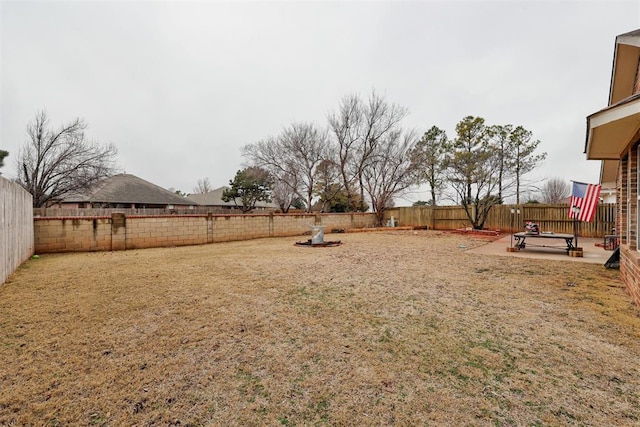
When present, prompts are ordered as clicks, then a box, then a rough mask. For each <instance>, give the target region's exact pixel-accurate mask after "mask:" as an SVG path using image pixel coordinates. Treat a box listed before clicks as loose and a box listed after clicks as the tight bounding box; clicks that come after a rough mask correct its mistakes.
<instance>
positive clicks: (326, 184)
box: [314, 160, 344, 212]
mask: <svg viewBox="0 0 640 427" xmlns="http://www.w3.org/2000/svg"><path fill="white" fill-rule="evenodd" d="M343 192H344V187H343V186H342V184H341V181H340V171H339V169H338V165H337V164H336V163H335V162H334V161H332V160H323V161H322V162H321V163H320V164H319V165H318V167H317V168H316V187H315V192H314V194H315V195H316V196H318V197H319V198H320V200H319V203H321V204H322V211H323V212H329V211H331V205H332V204H333V202H334V200H336V198H338V197H339V196H340V195H341V194H343Z"/></svg>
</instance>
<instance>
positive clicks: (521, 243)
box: [513, 233, 576, 254]
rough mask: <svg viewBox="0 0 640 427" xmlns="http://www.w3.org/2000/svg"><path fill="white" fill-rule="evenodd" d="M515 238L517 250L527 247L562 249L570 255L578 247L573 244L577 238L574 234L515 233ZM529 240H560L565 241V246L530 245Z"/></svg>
mask: <svg viewBox="0 0 640 427" xmlns="http://www.w3.org/2000/svg"><path fill="white" fill-rule="evenodd" d="M513 238H514V239H516V245H515V246H516V248H518V250H520V249H524V248H525V247H526V246H527V245H529V246H535V247H542V248H551V249H561V250H564V251H566V252H567V254H568V253H569V251H571V250H574V249H575V248H576V247H575V245H574V244H573V242H574V239H575V236H574V235H573V234H556V233H539V234H531V233H515V234H514V235H513ZM527 239H547V240H548V239H560V240H564V242H565V245H564V246H554V245H544V244H538V243H535V244H534V243H530V242H526V240H527Z"/></svg>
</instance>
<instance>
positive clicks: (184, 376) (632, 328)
mask: <svg viewBox="0 0 640 427" xmlns="http://www.w3.org/2000/svg"><path fill="white" fill-rule="evenodd" d="M301 239H304V238H302V237H301V238H298V239H296V238H274V239H261V240H254V241H244V242H231V243H224V244H212V245H204V246H193V247H178V248H163V249H147V250H139V251H127V252H113V253H110V252H104V253H78V254H57V255H43V256H41V257H40V258H39V259H32V260H30V261H28V262H27V263H25V264H24V265H23V266H22V267H21V268H20V269H19V270H18V271H17V272H16V273H15V274H14V275H13V276H11V277H10V279H9V281H8V282H7V283H6V284H4V285H2V286H0V425H16V426H17V425H20V426H21V425H47V426H57V425H60V426H62V425H110V426H120V425H138V426H143V425H173V426H178V425H180V426H187V425H192V426H198V425H214V426H218V425H219V426H262V425H271V426H278V425H286V426H293V425H298V426H302V425H376V426H379V425H398V426H403V425H411V426H414V425H425V426H439V425H452V426H462V425H469V426H486V425H504V426H508V425H509V426H510V425H517V426H538V425H540V426H542V425H544V426H548V425H551V426H553V425H616V426H625V425H628V426H631V425H638V424H639V423H640V364H639V363H638V361H639V360H640V316H639V311H638V309H637V308H636V307H635V306H634V305H633V304H632V303H631V300H630V298H629V297H628V296H627V295H626V293H625V291H624V289H623V286H622V283H621V281H620V280H619V278H618V271H611V270H606V269H605V268H604V267H602V266H600V265H593V264H584V263H576V262H570V261H569V260H567V261H549V260H532V259H521V258H508V257H498V256H490V255H472V254H469V253H467V252H466V249H468V248H472V247H477V246H479V245H483V244H486V241H482V240H477V239H475V238H473V237H468V236H459V235H452V234H446V233H441V232H432V231H418V232H414V231H395V232H393V231H389V232H377V233H353V234H351V233H348V234H342V235H329V236H326V239H327V240H336V239H340V240H342V242H343V245H342V246H339V247H333V248H304V247H296V246H294V245H293V243H294V242H295V240H301Z"/></svg>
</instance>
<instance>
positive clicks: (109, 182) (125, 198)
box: [64, 173, 198, 205]
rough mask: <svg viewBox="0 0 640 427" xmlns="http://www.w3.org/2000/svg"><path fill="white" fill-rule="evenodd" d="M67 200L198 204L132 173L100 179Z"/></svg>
mask: <svg viewBox="0 0 640 427" xmlns="http://www.w3.org/2000/svg"><path fill="white" fill-rule="evenodd" d="M64 201H65V202H92V203H112V204H114V203H138V204H150V205H151V204H153V205H197V204H198V203H197V202H196V201H194V200H192V199H191V198H187V197H182V196H180V195H178V194H175V193H172V192H171V191H169V190H166V189H164V188H162V187H160V186H158V185H155V184H153V183H151V182H149V181H145V180H144V179H142V178H138V177H137V176H135V175H131V174H126V173H122V174H118V175H114V176H112V177H109V178H106V179H104V180H103V181H100V183H98V184H97V185H96V186H94V187H93V188H92V189H91V190H90V191H88V192H87V193H84V194H77V195H73V196H69V197H66V198H65V200H64Z"/></svg>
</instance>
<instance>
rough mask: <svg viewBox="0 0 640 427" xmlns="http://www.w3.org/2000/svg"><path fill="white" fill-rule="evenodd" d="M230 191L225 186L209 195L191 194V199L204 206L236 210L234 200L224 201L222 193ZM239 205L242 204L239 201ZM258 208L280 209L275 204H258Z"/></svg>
mask: <svg viewBox="0 0 640 427" xmlns="http://www.w3.org/2000/svg"><path fill="white" fill-rule="evenodd" d="M228 189H229V187H224V186H223V187H220V188H216V189H215V190H213V191H210V192H208V193H199V194H189V198H190V199H191V200H193V201H195V202H197V203H198V204H199V205H202V206H225V207H230V208H234V207H236V204H235V203H234V202H233V200H229V201H228V202H225V201H224V200H222V193H223V192H224V190H228ZM238 203H241V202H240V201H239V200H238ZM256 208H263V209H278V205H276V204H275V203H265V202H258V203H256Z"/></svg>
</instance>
